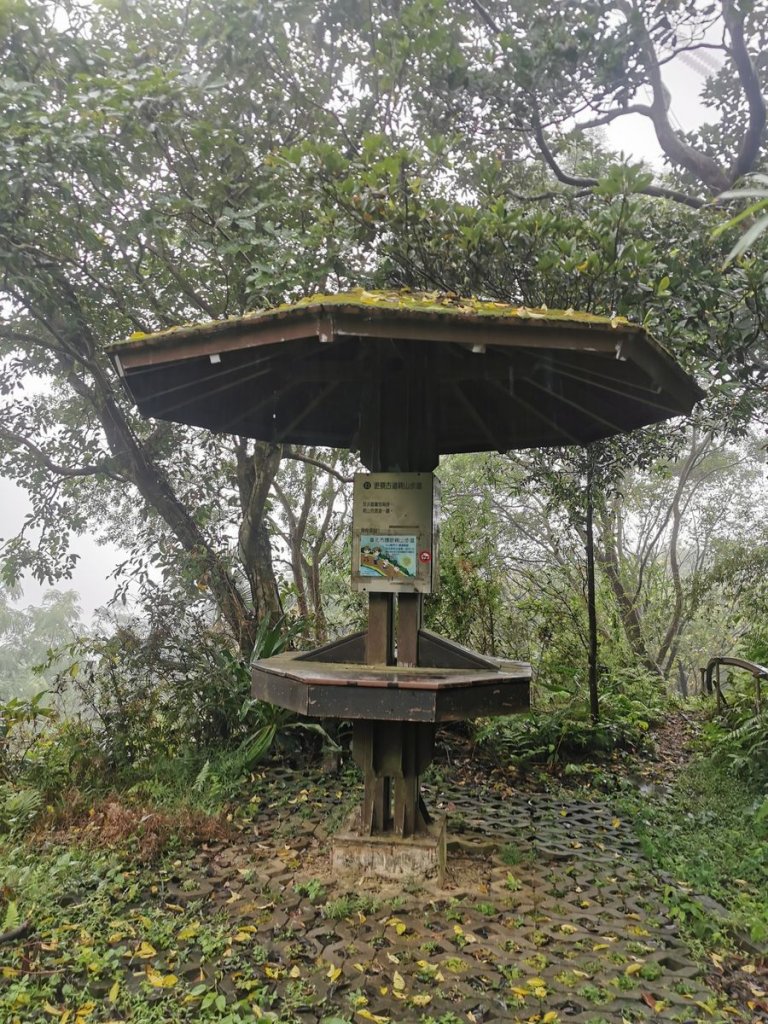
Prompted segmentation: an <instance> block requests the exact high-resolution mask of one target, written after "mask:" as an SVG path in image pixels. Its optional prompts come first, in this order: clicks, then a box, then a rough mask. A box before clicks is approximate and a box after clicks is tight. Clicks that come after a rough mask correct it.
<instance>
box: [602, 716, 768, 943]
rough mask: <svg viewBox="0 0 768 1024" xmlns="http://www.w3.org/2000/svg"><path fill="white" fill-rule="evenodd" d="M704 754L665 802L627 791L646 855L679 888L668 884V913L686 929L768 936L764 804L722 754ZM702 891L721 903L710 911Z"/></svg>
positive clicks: (704, 935) (626, 803)
mask: <svg viewBox="0 0 768 1024" xmlns="http://www.w3.org/2000/svg"><path fill="white" fill-rule="evenodd" d="M704 741H705V747H704V749H703V751H702V753H701V754H700V755H699V756H698V757H697V758H695V759H694V760H693V761H692V762H691V763H690V764H688V765H687V766H686V767H685V768H684V769H683V771H682V773H681V774H680V776H679V777H678V778H677V779H676V780H675V782H674V784H673V785H672V787H671V790H670V791H669V792H668V793H667V795H666V797H665V799H664V800H658V799H654V800H648V799H647V798H644V797H641V796H637V797H634V796H630V795H625V796H624V797H622V800H621V801H620V808H621V813H623V814H624V815H625V817H628V818H629V817H631V818H632V820H633V821H634V822H635V824H636V828H637V829H638V831H639V834H640V838H641V842H642V844H643V848H644V851H645V853H646V855H647V856H648V857H649V858H650V859H651V861H652V863H653V864H654V866H656V867H657V868H659V869H661V870H663V871H665V872H667V873H668V874H669V875H671V876H672V878H673V879H675V880H676V881H677V882H679V883H682V884H683V886H684V887H687V890H688V891H686V889H685V888H683V889H681V888H680V886H679V885H673V884H672V882H670V883H669V885H668V887H667V893H666V894H667V899H668V901H669V902H670V906H671V911H672V914H673V916H674V917H676V918H677V919H678V920H679V921H680V923H681V925H682V926H683V927H684V929H685V931H686V933H687V934H688V935H689V936H692V937H693V938H694V939H698V940H699V941H707V942H711V941H713V940H717V939H718V938H720V939H722V937H723V936H724V935H725V934H726V933H728V932H730V933H731V934H732V935H735V937H736V938H737V939H738V936H739V934H740V933H741V934H747V935H749V936H750V937H751V938H752V940H753V941H756V942H759V943H764V942H765V941H766V939H768V844H766V836H768V831H767V830H766V821H765V814H764V813H762V812H763V807H764V802H763V797H762V796H757V797H756V796H755V792H754V791H752V790H750V789H749V788H748V787H747V786H745V785H744V783H743V782H742V781H741V780H740V779H739V778H738V777H737V776H736V775H735V774H734V772H733V771H732V769H731V767H730V766H729V765H727V764H725V763H724V762H723V760H722V759H721V758H718V757H714V758H713V757H710V756H709V751H710V746H709V744H710V740H709V739H708V737H707V735H706V734H705V736H704ZM697 894H698V895H700V894H704V895H708V896H710V897H712V898H714V899H715V900H716V901H717V902H718V903H720V904H721V905H722V906H723V907H725V908H726V911H727V913H726V914H725V915H722V914H718V913H713V912H712V911H711V910H710V909H708V908H707V906H706V905H702V903H701V902H700V901H699V900H698V899H697V898H696V897H697Z"/></svg>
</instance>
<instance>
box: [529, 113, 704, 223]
mask: <svg viewBox="0 0 768 1024" xmlns="http://www.w3.org/2000/svg"><path fill="white" fill-rule="evenodd" d="M533 134H534V137H535V139H536V142H537V144H538V146H539V149H540V150H541V155H542V156H543V157H544V161H545V163H546V164H547V166H548V167H549V169H550V170H551V171H552V173H553V174H554V176H555V177H556V178H557V180H558V181H562V183H563V184H564V185H575V186H577V187H578V188H594V186H595V185H598V184H599V181H598V179H597V178H582V177H579V176H576V175H573V174H568V173H567V172H566V171H564V170H563V169H562V167H561V166H560V165H559V164H558V162H557V160H556V159H555V156H554V154H553V152H552V150H551V149H550V148H549V145H548V143H547V140H546V138H545V137H544V132H543V131H542V128H541V124H540V122H539V116H538V111H534V117H533ZM637 191H638V192H639V193H641V194H642V195H646V196H655V197H656V198H659V199H671V200H672V201H673V202H675V203H682V204H683V205H684V206H690V207H691V209H693V210H699V209H701V207H702V206H705V205H706V203H705V201H704V200H703V199H696V198H695V197H694V196H688V195H686V194H685V193H684V192H678V191H677V189H672V188H663V187H662V186H661V185H646V186H645V188H641V189H638V190H637Z"/></svg>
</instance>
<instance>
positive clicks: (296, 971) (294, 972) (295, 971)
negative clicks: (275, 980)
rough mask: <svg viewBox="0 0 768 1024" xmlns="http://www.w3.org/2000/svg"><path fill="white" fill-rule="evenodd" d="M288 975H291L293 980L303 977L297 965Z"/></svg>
mask: <svg viewBox="0 0 768 1024" xmlns="http://www.w3.org/2000/svg"><path fill="white" fill-rule="evenodd" d="M288 974H289V975H290V977H291V978H300V977H301V971H300V970H299V968H298V967H297V966H296V965H295V964H294V966H293V967H292V968H291V969H290V971H288Z"/></svg>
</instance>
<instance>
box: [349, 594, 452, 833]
mask: <svg viewBox="0 0 768 1024" xmlns="http://www.w3.org/2000/svg"><path fill="white" fill-rule="evenodd" d="M368 601H369V604H368V638H367V643H366V661H367V663H368V664H369V665H391V664H397V665H398V666H403V667H406V668H413V667H415V666H416V665H417V663H418V642H419V628H420V626H421V615H422V601H423V599H422V596H421V594H400V595H398V596H397V636H396V643H395V630H394V602H395V597H394V595H393V594H379V593H373V594H369V597H368ZM434 749H435V725H434V723H432V722H400V721H387V720H384V719H369V720H360V719H358V720H356V721H355V723H354V726H353V733H352V754H353V757H354V759H355V762H356V764H357V765H358V766H359V767H360V769H361V771H362V772H363V777H364V780H365V795H364V798H363V806H362V809H361V821H360V830H361V832H362V834H363V835H375V834H381V833H388V832H389V833H394V835H396V836H402V837H407V836H412V835H415V834H417V833H419V832H424V831H426V829H427V827H428V825H429V823H430V820H431V819H430V816H429V813H428V811H427V808H426V806H425V804H424V801H423V800H422V798H421V795H420V793H419V776H420V775H422V774H423V773H424V771H425V770H426V769H427V767H428V766H429V764H430V762H431V761H432V758H433V756H434Z"/></svg>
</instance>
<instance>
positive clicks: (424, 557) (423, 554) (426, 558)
mask: <svg viewBox="0 0 768 1024" xmlns="http://www.w3.org/2000/svg"><path fill="white" fill-rule="evenodd" d="M419 561H420V562H431V561H432V552H431V551H420V552H419Z"/></svg>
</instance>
